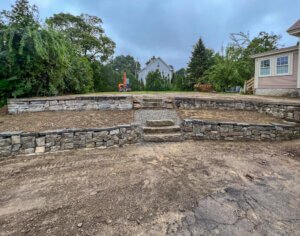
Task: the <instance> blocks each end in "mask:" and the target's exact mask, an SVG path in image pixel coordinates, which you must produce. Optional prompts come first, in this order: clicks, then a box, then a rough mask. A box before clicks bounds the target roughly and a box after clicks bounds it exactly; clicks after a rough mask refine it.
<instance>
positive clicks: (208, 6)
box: [0, 0, 300, 69]
mask: <svg viewBox="0 0 300 236" xmlns="http://www.w3.org/2000/svg"><path fill="white" fill-rule="evenodd" d="M13 2H14V0H0V9H1V10H3V9H8V8H9V6H10V5H11V4H12V3H13ZM30 2H31V3H34V4H36V5H37V6H38V7H39V10H40V16H41V18H43V19H44V18H46V17H49V16H51V15H52V14H54V13H59V12H69V13H72V14H80V13H88V14H91V15H96V16H98V17H100V18H102V20H103V22H104V25H103V26H104V29H105V31H106V34H107V35H108V36H109V37H111V38H112V39H113V40H114V41H115V42H116V44H117V47H116V52H115V55H119V54H130V55H132V56H134V57H135V58H138V60H139V61H140V62H141V63H142V65H143V64H144V63H145V62H146V61H147V60H148V59H149V58H150V57H151V56H160V57H161V58H163V59H164V60H165V61H166V62H167V63H168V64H172V65H173V66H174V67H175V69H179V68H181V67H185V66H186V65H187V63H188V61H189V57H190V54H191V50H192V47H193V45H194V44H195V42H196V41H197V40H198V38H199V37H202V38H203V40H204V42H205V44H206V46H207V47H210V48H212V49H214V50H215V51H220V48H221V46H222V44H223V45H224V46H225V45H226V44H227V43H228V38H229V34H230V33H232V32H240V31H243V32H249V33H250V36H251V37H253V36H255V35H257V34H258V32H260V31H267V32H273V33H275V34H280V35H282V40H281V44H282V45H284V46H290V45H294V44H296V38H294V37H292V36H289V35H288V34H287V33H286V30H287V28H288V27H289V26H291V25H292V24H293V23H294V22H295V21H296V20H297V19H299V18H300V13H299V9H300V0H30Z"/></svg>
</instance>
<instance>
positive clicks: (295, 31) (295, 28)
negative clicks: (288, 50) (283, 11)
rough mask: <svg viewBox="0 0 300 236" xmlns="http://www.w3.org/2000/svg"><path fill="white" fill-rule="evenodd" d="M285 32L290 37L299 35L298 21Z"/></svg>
mask: <svg viewBox="0 0 300 236" xmlns="http://www.w3.org/2000/svg"><path fill="white" fill-rule="evenodd" d="M287 32H288V33H289V34H291V35H297V34H300V19H299V20H297V21H296V23H294V24H293V25H292V26H291V27H290V28H289V29H288V30H287Z"/></svg>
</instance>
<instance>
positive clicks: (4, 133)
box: [0, 131, 22, 137]
mask: <svg viewBox="0 0 300 236" xmlns="http://www.w3.org/2000/svg"><path fill="white" fill-rule="evenodd" d="M21 134H22V131H4V132H0V137H10V136H15V135H21Z"/></svg>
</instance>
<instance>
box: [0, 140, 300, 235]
mask: <svg viewBox="0 0 300 236" xmlns="http://www.w3.org/2000/svg"><path fill="white" fill-rule="evenodd" d="M0 166H1V168H0V235H217V234H219V235H296V234H297V232H298V233H299V232H300V186H299V182H300V172H299V168H300V140H296V141H291V142H281V143H278V142H276V143H263V142H261V143H258V142H247V143H245V142H234V143H233V142H193V141H189V142H183V143H161V144H143V145H142V144H140V145H132V146H127V147H124V148H121V149H120V148H110V149H94V150H78V151H69V152H62V153H56V154H44V155H40V156H26V157H25V156H20V157H17V158H15V159H2V161H0Z"/></svg>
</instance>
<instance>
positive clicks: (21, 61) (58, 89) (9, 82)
mask: <svg viewBox="0 0 300 236" xmlns="http://www.w3.org/2000/svg"><path fill="white" fill-rule="evenodd" d="M21 3H22V4H21ZM25 3H26V4H28V2H27V1H17V2H16V5H15V6H13V7H12V9H13V10H12V11H6V12H5V14H4V13H3V14H2V17H3V19H4V21H3V22H4V26H5V27H2V28H1V29H0V64H1V65H5V66H1V67H0V95H1V98H3V99H5V98H7V97H20V96H23V97H24V96H33V95H34V96H45V95H47V96H48V95H57V94H63V93H66V92H67V93H69V92H70V93H79V92H86V91H91V90H92V87H93V86H92V82H93V81H92V75H91V68H90V65H89V62H88V61H87V60H86V59H84V58H81V57H80V55H78V53H77V48H76V46H75V45H73V44H72V43H71V42H70V41H69V40H68V39H66V37H65V36H64V35H62V34H61V33H59V32H56V31H54V30H52V29H46V28H43V27H41V26H40V25H38V20H36V21H34V22H33V17H32V16H33V15H34V14H37V9H36V10H33V9H34V8H33V7H32V6H30V5H24V4H25ZM20 7H22V8H24V9H27V10H28V9H29V11H31V12H29V13H28V12H26V11H27V10H26V11H25V10H18V8H20ZM30 19H31V20H30ZM26 24H27V25H26Z"/></svg>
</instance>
